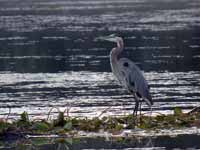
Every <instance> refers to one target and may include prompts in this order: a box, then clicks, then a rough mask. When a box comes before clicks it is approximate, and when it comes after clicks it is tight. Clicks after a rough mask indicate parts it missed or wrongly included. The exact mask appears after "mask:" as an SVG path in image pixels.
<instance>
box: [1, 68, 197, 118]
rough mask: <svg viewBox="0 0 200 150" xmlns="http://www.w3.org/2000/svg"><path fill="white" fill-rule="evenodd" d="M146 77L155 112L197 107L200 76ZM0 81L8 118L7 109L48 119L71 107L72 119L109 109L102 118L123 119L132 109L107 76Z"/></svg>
mask: <svg viewBox="0 0 200 150" xmlns="http://www.w3.org/2000/svg"><path fill="white" fill-rule="evenodd" d="M145 76H146V77H147V80H148V81H149V83H150V86H151V92H152V95H153V99H154V101H155V105H154V107H153V108H154V110H157V111H160V110H171V109H173V108H174V107H181V108H184V109H188V108H193V107H195V106H197V105H198V101H199V96H200V86H199V83H200V72H198V71H196V72H194V71H191V72H187V73H184V72H177V73H175V72H174V73H171V72H160V73H157V72H148V73H145ZM0 78H1V82H0V85H1V93H0V99H1V101H0V106H1V107H0V109H1V114H7V113H8V109H6V108H9V107H10V108H12V113H14V114H17V113H19V112H23V111H27V112H28V113H30V114H32V115H36V116H39V115H40V114H41V115H47V112H48V111H49V110H50V108H52V107H59V108H60V109H61V110H64V109H66V108H69V107H72V108H71V111H70V115H72V116H80V115H84V116H88V115H89V116H98V115H99V114H101V112H102V111H103V110H104V109H106V108H108V107H110V106H112V107H111V108H110V109H109V111H108V112H107V113H105V114H109V115H124V114H128V113H130V112H131V111H132V110H133V107H134V99H133V97H132V96H131V95H130V94H128V93H127V92H126V91H125V90H124V89H123V88H121V87H120V86H118V84H117V82H116V81H115V79H114V78H113V75H112V74H111V73H108V72H85V71H84V72H82V71H80V72H64V73H24V74H21V73H12V74H11V73H2V74H0ZM144 108H148V107H147V106H145V105H144Z"/></svg>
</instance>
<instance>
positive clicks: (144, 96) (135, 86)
mask: <svg viewBox="0 0 200 150" xmlns="http://www.w3.org/2000/svg"><path fill="white" fill-rule="evenodd" d="M101 39H103V40H107V41H111V42H115V43H117V47H115V48H113V49H112V51H111V52H110V64H111V68H112V72H113V74H114V75H115V76H116V78H117V79H118V81H119V82H120V84H121V85H122V86H123V87H125V88H126V89H127V90H128V91H129V92H130V93H131V94H133V95H134V97H135V108H134V111H133V115H135V116H137V111H138V106H139V104H141V103H142V100H144V101H145V102H146V103H147V105H148V106H149V107H150V108H151V106H152V105H153V101H152V98H151V95H150V92H149V90H150V88H149V85H148V83H147V81H146V80H145V78H144V76H143V74H142V72H141V71H140V69H139V68H138V67H137V66H136V65H135V64H134V63H133V62H132V61H131V60H129V59H128V58H121V57H120V54H121V53H122V51H123V49H124V42H123V39H122V38H121V37H118V36H113V35H112V36H107V37H103V38H101ZM140 110H141V108H140Z"/></svg>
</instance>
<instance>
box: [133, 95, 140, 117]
mask: <svg viewBox="0 0 200 150" xmlns="http://www.w3.org/2000/svg"><path fill="white" fill-rule="evenodd" d="M138 106H139V101H138V100H137V98H136V101H135V108H134V110H133V116H134V117H137V112H138Z"/></svg>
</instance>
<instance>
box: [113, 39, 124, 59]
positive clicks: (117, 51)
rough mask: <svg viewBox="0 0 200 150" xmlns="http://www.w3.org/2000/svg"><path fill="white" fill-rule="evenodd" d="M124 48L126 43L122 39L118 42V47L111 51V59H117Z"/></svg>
mask: <svg viewBox="0 0 200 150" xmlns="http://www.w3.org/2000/svg"><path fill="white" fill-rule="evenodd" d="M123 49H124V43H123V41H122V40H120V41H118V42H117V47H115V48H113V49H112V51H111V59H112V60H113V61H117V60H118V59H119V55H120V54H121V52H122V51H123Z"/></svg>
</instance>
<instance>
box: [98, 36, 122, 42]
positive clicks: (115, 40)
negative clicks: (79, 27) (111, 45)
mask: <svg viewBox="0 0 200 150" xmlns="http://www.w3.org/2000/svg"><path fill="white" fill-rule="evenodd" d="M96 39H97V40H103V41H110V42H115V43H116V42H117V39H118V37H117V36H115V35H114V34H111V35H109V36H102V37H98V38H96Z"/></svg>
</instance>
